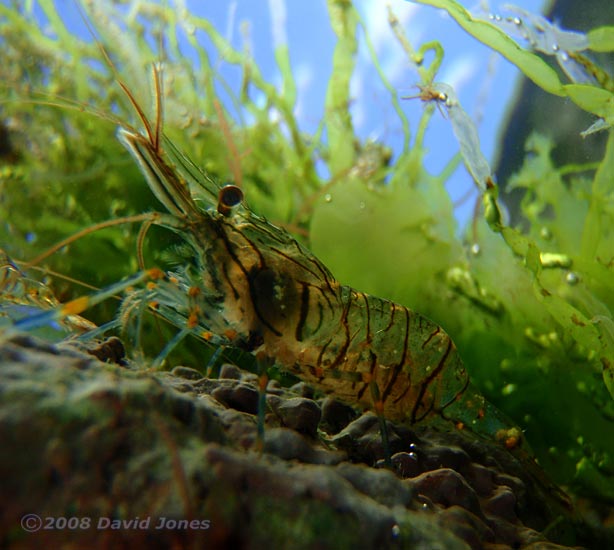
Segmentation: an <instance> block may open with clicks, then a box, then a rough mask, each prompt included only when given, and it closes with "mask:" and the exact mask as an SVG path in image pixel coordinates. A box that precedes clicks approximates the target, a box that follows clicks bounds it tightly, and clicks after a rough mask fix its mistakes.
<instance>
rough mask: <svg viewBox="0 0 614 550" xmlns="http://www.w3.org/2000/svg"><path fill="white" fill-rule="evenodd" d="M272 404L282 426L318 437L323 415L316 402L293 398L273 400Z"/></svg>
mask: <svg viewBox="0 0 614 550" xmlns="http://www.w3.org/2000/svg"><path fill="white" fill-rule="evenodd" d="M270 403H271V404H272V408H273V410H274V412H275V414H277V416H278V417H279V418H280V420H281V425H282V426H285V427H287V428H291V429H293V430H296V431H297V432H300V433H302V434H307V435H310V436H312V437H315V436H316V434H317V431H318V424H319V422H320V417H321V415H322V413H321V411H320V407H318V405H317V403H316V402H315V401H313V400H311V399H306V398H304V397H293V398H290V399H286V400H282V399H277V400H271V401H270Z"/></svg>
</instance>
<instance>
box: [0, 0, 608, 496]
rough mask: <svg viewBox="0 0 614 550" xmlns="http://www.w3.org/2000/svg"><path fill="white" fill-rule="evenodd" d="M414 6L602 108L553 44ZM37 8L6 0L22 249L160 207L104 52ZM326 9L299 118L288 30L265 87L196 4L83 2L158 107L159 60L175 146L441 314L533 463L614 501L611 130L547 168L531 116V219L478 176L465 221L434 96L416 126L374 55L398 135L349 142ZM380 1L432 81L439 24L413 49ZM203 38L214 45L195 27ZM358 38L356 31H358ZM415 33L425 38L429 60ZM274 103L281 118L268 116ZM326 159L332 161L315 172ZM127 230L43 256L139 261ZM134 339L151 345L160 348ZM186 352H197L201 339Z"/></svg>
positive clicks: (337, 14)
mask: <svg viewBox="0 0 614 550" xmlns="http://www.w3.org/2000/svg"><path fill="white" fill-rule="evenodd" d="M420 3H423V4H429V5H431V6H434V7H439V8H444V9H446V10H447V11H448V13H450V15H451V16H452V17H453V18H454V19H455V20H456V21H457V22H458V23H459V24H460V25H461V26H462V28H463V29H465V30H466V31H467V32H468V33H469V34H470V35H471V36H473V37H474V38H476V39H478V40H480V41H482V42H483V43H485V44H486V45H487V46H489V47H491V48H492V49H493V50H495V51H498V52H499V53H501V54H502V55H504V56H505V57H506V58H507V59H509V60H510V61H511V62H512V63H514V64H515V65H516V66H517V67H518V68H519V69H520V70H521V71H523V72H524V73H525V74H526V75H527V76H528V77H529V78H531V79H532V80H533V81H534V82H535V83H536V84H537V85H538V86H540V87H542V88H543V89H544V90H546V91H548V92H549V93H552V94H554V95H558V96H567V97H569V98H570V99H572V100H573V101H574V103H576V105H578V106H579V108H582V109H585V110H587V111H589V112H591V113H593V114H595V115H597V116H599V117H602V118H603V119H604V120H605V123H606V124H610V125H611V124H612V123H613V122H614V100H613V97H614V95H613V92H612V90H609V89H606V88H605V87H599V86H598V85H590V86H589V85H584V84H564V83H563V82H562V81H561V78H560V77H559V76H558V75H557V73H556V71H554V70H553V69H552V67H551V66H550V65H549V64H548V63H547V62H546V61H545V60H543V59H541V58H540V57H539V56H538V55H536V54H534V53H532V52H530V51H528V50H525V49H523V48H521V47H520V46H519V45H518V44H516V42H514V41H513V40H512V39H511V38H510V37H509V36H507V34H506V33H505V32H504V31H503V30H502V29H500V28H498V27H496V26H495V25H493V24H491V23H489V22H488V21H484V20H477V19H475V18H474V17H473V16H472V15H471V14H469V12H468V11H467V10H465V8H463V7H462V6H461V5H460V4H459V3H458V2H453V1H445V0H432V1H431V0H429V1H426V0H424V1H422V0H421V1H420ZM37 5H38V6H40V7H41V8H42V10H43V12H44V14H45V15H46V17H47V23H46V25H39V23H38V22H37V20H36V18H35V17H34V3H29V4H27V5H26V6H19V3H15V4H8V5H5V4H2V5H0V44H1V47H2V48H3V52H4V59H3V63H2V65H0V94H1V95H0V121H3V124H4V125H5V126H6V127H7V128H8V129H9V134H10V137H11V143H12V147H13V149H14V154H11V155H7V156H5V157H2V158H0V219H1V220H2V221H3V224H2V225H1V226H0V248H3V249H5V250H6V251H7V252H8V253H9V254H10V255H11V256H12V257H13V258H14V259H24V260H28V259H32V258H34V257H36V256H38V255H39V254H41V253H42V252H44V251H45V250H47V249H48V247H49V246H51V245H52V244H54V243H55V242H57V241H59V240H61V239H63V238H65V237H67V236H68V235H70V234H72V233H74V232H75V231H78V230H80V229H83V228H85V227H88V226H92V225H93V224H96V223H99V222H102V221H105V220H108V219H111V218H118V217H122V216H131V215H134V214H139V213H141V212H144V211H151V210H156V209H158V208H159V205H158V204H157V203H156V201H155V199H154V198H153V197H152V196H151V195H150V193H149V191H148V189H147V187H146V185H145V183H144V182H143V181H142V178H141V176H140V174H139V173H138V170H137V168H136V167H135V166H133V165H132V163H131V161H130V159H129V157H128V155H127V153H126V152H125V151H123V150H122V148H121V146H120V145H119V144H118V143H117V140H116V138H115V126H116V125H117V123H118V122H119V121H129V122H131V123H133V124H136V123H135V116H134V114H133V113H132V112H131V110H130V107H129V105H128V104H127V102H126V100H125V98H123V97H122V94H121V93H120V90H119V89H118V88H117V86H116V85H115V84H114V79H115V77H116V75H115V74H114V71H113V70H112V69H111V67H110V66H109V65H108V63H105V62H104V60H103V59H102V54H101V52H100V50H99V48H98V46H97V45H96V44H95V43H94V42H93V41H92V40H87V39H82V38H78V37H77V36H75V35H74V34H72V32H71V31H70V30H68V29H67V28H66V27H65V25H64V23H63V21H62V19H61V18H60V17H59V15H58V14H59V5H56V4H54V3H53V2H52V1H50V0H44V1H41V2H39V3H38V4H37ZM328 8H329V17H330V20H331V26H332V28H333V30H334V33H335V35H336V38H337V42H336V46H335V49H334V51H332V52H331V59H332V63H333V67H334V71H333V74H332V76H331V79H330V81H329V83H328V93H327V96H326V109H325V112H324V115H323V116H322V120H321V123H320V127H319V130H318V131H317V132H316V133H315V134H314V135H305V134H304V133H303V132H302V131H301V129H300V128H299V125H298V122H297V121H296V119H295V117H294V114H293V110H294V107H295V104H296V97H297V95H296V94H297V92H296V84H295V82H294V77H293V74H292V69H293V67H292V64H291V61H290V58H289V53H288V50H287V47H285V45H279V44H277V45H276V46H275V48H276V49H275V59H276V61H277V63H278V68H279V71H280V73H281V75H282V83H283V84H282V86H281V87H280V88H277V87H275V86H274V85H273V84H271V83H269V82H267V81H266V80H265V79H264V77H263V76H262V74H261V72H260V69H259V67H258V66H257V64H256V63H255V61H254V60H253V58H252V57H251V55H250V53H249V51H238V50H236V49H234V48H233V47H232V46H231V45H230V44H228V43H227V42H226V41H225V39H224V38H223V37H222V35H221V34H220V33H219V31H217V30H216V29H215V28H214V27H213V26H212V25H211V23H210V22H209V21H207V20H206V19H204V18H199V17H195V16H194V15H192V14H190V13H188V12H187V11H185V10H183V9H177V10H173V9H167V8H165V7H163V6H157V5H154V6H149V5H148V3H146V2H140V1H138V0H132V1H131V2H129V3H128V7H125V6H124V7H122V6H121V5H114V4H112V3H108V4H102V3H96V5H95V7H93V5H92V4H89V3H87V4H84V7H83V9H84V11H85V12H86V14H87V16H88V18H89V20H90V21H91V24H92V25H93V27H94V29H95V32H96V33H97V35H98V37H99V39H100V40H101V42H102V43H103V45H104V47H105V49H106V50H107V51H108V54H109V57H110V59H111V60H112V62H113V64H114V67H115V69H116V70H117V71H118V73H119V74H120V75H121V78H122V80H124V81H125V83H126V85H127V86H128V87H129V88H130V90H132V92H133V93H134V94H135V97H136V98H137V99H138V101H139V103H140V104H141V105H143V107H144V109H145V111H146V112H147V114H148V116H150V117H151V118H153V114H154V109H153V104H154V102H153V94H152V86H151V77H150V71H149V67H150V66H151V64H152V63H154V62H156V61H158V60H159V59H160V58H162V59H163V60H164V78H165V83H164V84H165V86H164V90H165V96H164V105H165V131H166V133H167V134H168V136H169V138H170V139H172V140H173V142H174V143H176V144H177V146H178V147H179V148H180V149H183V150H185V151H186V152H188V153H189V155H190V157H191V158H192V159H194V160H195V161H196V162H197V163H199V164H201V165H202V166H203V167H204V168H205V169H206V170H207V171H208V172H210V173H211V174H212V175H213V176H214V177H217V178H219V179H220V180H233V179H236V178H237V177H240V178H241V179H242V184H243V186H244V188H245V193H246V196H247V197H248V201H249V203H250V206H251V208H252V209H253V210H255V211H256V212H258V213H260V214H263V215H265V216H267V217H268V218H269V219H271V220H272V221H273V222H275V223H277V224H280V225H283V226H284V227H287V228H288V229H289V230H291V231H292V232H293V233H295V235H296V236H297V237H298V238H299V239H301V240H303V242H305V243H306V244H308V245H309V246H310V248H311V249H312V250H313V252H314V253H315V254H316V255H317V256H318V257H319V258H321V259H322V260H323V261H324V262H325V263H326V265H327V266H328V267H329V268H330V269H331V271H332V272H333V273H334V274H335V275H336V276H337V278H338V279H339V280H340V281H341V282H342V283H344V284H349V285H351V286H353V287H355V288H358V289H359V290H361V291H366V292H369V293H372V294H375V295H378V296H381V297H384V298H388V299H391V300H394V301H396V302H399V303H402V304H404V305H407V306H409V307H411V308H412V309H415V310H416V311H419V312H420V313H423V314H425V315H427V316H428V317H430V318H432V319H433V320H434V321H436V322H437V323H438V324H440V325H441V326H443V327H444V328H445V329H446V331H447V332H448V333H449V334H450V335H451V336H452V337H453V339H454V341H455V343H456V344H457V347H458V349H459V351H460V354H461V356H462V358H463V361H464V363H465V365H466V366H467V369H468V370H469V372H470V374H471V377H472V380H473V381H474V382H475V384H476V385H477V386H479V387H480V388H481V389H482V390H483V391H484V393H485V394H486V395H487V397H488V398H489V400H491V401H492V402H493V403H494V404H495V405H496V406H497V407H499V408H501V409H502V410H503V411H505V412H506V413H507V414H508V415H509V416H511V417H512V418H514V419H515V420H516V421H517V423H518V424H519V425H521V426H522V427H523V428H525V430H526V431H525V435H526V437H527V439H528V440H529V441H530V443H531V445H532V446H533V448H534V449H535V452H536V454H537V456H538V458H539V460H540V462H541V464H542V465H543V466H544V468H545V469H546V470H547V471H548V472H549V473H550V474H551V475H553V477H554V478H555V479H556V480H558V481H559V482H562V483H565V484H571V483H574V482H575V483H576V485H577V487H578V490H582V491H585V492H586V493H588V494H589V495H591V496H594V497H599V498H602V499H605V500H609V501H611V499H612V493H613V491H612V485H613V484H614V471H613V468H612V467H611V463H612V460H613V457H614V443H613V442H612V441H611V438H609V437H606V434H609V433H611V431H612V428H613V427H614V405H613V402H614V401H613V397H614V382H613V380H614V328H613V327H614V321H613V320H612V319H613V315H612V310H613V308H614V276H613V275H614V274H613V270H614V206H613V204H614V203H613V201H614V190H613V189H612V182H613V181H614V178H613V176H612V174H614V133H613V132H612V130H610V137H609V142H608V147H607V150H606V153H605V155H604V158H603V160H602V162H600V163H599V164H598V166H596V165H590V166H589V165H587V166H556V165H555V164H554V163H553V162H552V160H551V151H552V149H553V147H554V146H555V145H556V144H554V143H552V142H550V140H549V139H548V138H546V137H543V136H538V135H533V136H532V137H531V139H530V140H529V141H528V142H527V144H526V151H527V154H526V158H525V161H524V164H523V165H522V166H518V170H517V173H516V174H515V175H514V177H513V178H512V180H511V182H509V183H510V185H511V186H515V187H518V188H522V189H524V190H525V196H524V199H523V201H522V205H521V206H522V213H523V216H524V225H523V228H522V230H521V229H520V228H516V227H509V226H507V225H506V224H505V222H504V219H503V218H502V217H501V215H500V205H499V203H498V199H497V196H496V189H494V188H493V189H489V190H488V191H487V192H485V193H484V194H483V203H484V207H485V208H484V209H485V215H484V217H480V219H476V220H475V222H474V223H473V224H472V227H470V228H467V231H465V232H463V233H462V234H460V235H459V233H458V230H457V226H456V221H455V218H454V205H453V203H452V201H451V199H450V197H449V195H448V193H447V191H446V190H445V182H446V180H447V178H448V177H449V174H450V172H451V170H452V168H453V167H454V166H456V164H457V163H458V162H459V156H458V155H454V156H453V157H452V158H451V159H450V164H449V166H448V168H447V169H446V170H444V171H443V172H442V173H441V174H430V173H428V171H427V170H426V169H425V168H424V158H425V155H427V151H426V150H425V148H424V146H423V137H424V132H425V131H426V128H427V127H428V124H429V121H430V117H431V116H432V114H433V110H434V109H433V106H431V105H428V106H427V108H426V109H425V112H424V115H423V116H422V118H421V121H420V123H419V125H418V127H417V128H415V129H414V131H413V134H412V133H411V132H410V128H409V123H408V121H407V119H406V118H405V117H404V115H403V112H402V109H401V107H400V104H399V101H398V97H397V92H396V90H394V89H393V88H392V86H390V84H389V83H388V82H387V80H386V76H385V73H384V71H383V69H382V68H381V67H380V66H379V63H378V60H377V59H376V58H375V56H374V54H372V60H373V63H374V65H375V66H376V68H377V70H378V72H379V74H380V76H381V78H382V84H383V86H384V88H386V89H387V90H388V91H389V93H390V101H391V104H393V105H394V106H395V108H396V112H397V114H398V116H399V120H400V121H401V125H402V127H403V128H404V132H405V136H404V139H405V141H404V147H403V150H402V151H401V153H400V154H399V155H398V156H397V157H395V158H391V154H390V150H389V149H388V148H387V147H386V144H385V143H369V142H361V141H360V140H359V139H358V138H357V137H356V135H355V133H354V128H353V125H352V118H351V113H350V101H351V96H350V91H349V83H350V79H351V77H352V74H353V72H354V69H355V59H356V52H357V48H358V46H359V44H360V40H361V38H360V32H363V31H364V24H363V23H362V21H361V20H360V17H359V15H358V13H357V11H356V10H355V8H354V7H353V5H352V3H351V2H349V1H343V0H336V1H333V0H329V2H328ZM390 19H391V27H392V29H391V38H390V39H391V40H394V39H395V36H396V39H398V40H400V42H401V44H402V47H403V48H404V50H405V52H406V54H407V56H408V59H409V60H410V62H411V63H413V64H416V65H417V68H418V74H419V77H420V80H421V84H422V85H425V86H426V85H430V84H431V83H432V82H433V80H434V78H435V77H436V73H437V70H438V69H439V66H440V65H441V63H442V62H443V50H442V48H441V46H440V45H439V44H438V43H437V42H434V41H433V39H436V38H437V36H436V34H435V31H433V34H434V35H433V36H431V37H429V42H427V43H425V44H421V45H417V46H413V45H412V44H411V43H410V41H409V40H408V39H407V38H406V37H405V35H404V32H403V29H401V28H400V26H399V24H398V21H396V20H395V18H394V15H393V14H390ZM160 33H162V34H163V35H164V40H163V41H160V40H158V39H157V36H158V35H159V34H160ZM363 34H365V33H364V32H363ZM179 36H183V37H184V38H185V39H186V40H187V43H188V44H189V45H190V47H191V48H192V49H193V52H194V53H195V54H196V57H197V60H198V62H197V64H198V68H197V69H196V68H195V67H193V66H192V65H191V64H190V62H188V61H186V58H185V57H184V56H182V55H181V51H180V47H179V45H178V44H179ZM202 36H206V37H207V39H208V40H209V41H210V43H211V44H212V47H211V48H210V49H205V48H204V47H203V46H202V45H201V41H200V37H202ZM588 39H589V44H590V48H591V49H592V50H593V51H612V28H611V27H609V28H608V27H602V28H599V29H594V30H593V31H591V32H589V33H588ZM364 40H365V43H366V44H367V46H368V45H369V41H368V36H365V38H364ZM160 47H161V48H162V51H160V50H159V48H160ZM371 51H372V50H371ZM427 51H433V52H435V59H434V61H433V62H432V63H431V64H429V65H428V66H426V65H425V64H424V63H423V61H424V55H425V53H426V52H427ZM214 56H217V59H214V58H213V57H214ZM218 60H223V62H224V63H226V64H228V65H230V66H232V67H233V68H235V69H236V70H237V71H239V72H240V74H241V76H242V83H241V86H240V89H234V88H233V87H232V86H231V85H230V84H229V83H228V82H226V81H225V80H224V79H223V78H222V76H221V75H220V74H219V72H218V70H217V68H216V67H217V65H218V63H217V61H218ZM259 96H263V97H264V98H265V101H264V102H260V101H258V100H257V98H258V97H259ZM271 110H275V112H276V113H277V115H278V116H277V117H275V118H272V117H271V116H270V112H271ZM246 120H249V122H246ZM317 158H319V159H322V160H323V162H324V164H325V165H326V169H327V173H328V175H326V176H323V175H319V174H320V173H319V172H318V170H316V159H317ZM138 231H139V227H138V226H136V225H128V226H115V227H109V228H107V229H104V230H102V231H99V232H92V233H90V234H88V235H87V236H86V237H84V238H83V239H81V240H79V241H77V242H75V243H73V244H71V245H70V246H69V247H66V248H65V249H63V250H62V251H61V252H59V253H56V254H54V255H52V256H50V257H49V258H46V259H45V260H44V262H43V266H44V267H45V268H47V269H49V270H52V271H55V272H59V273H61V274H64V275H69V276H71V277H73V278H75V279H79V280H84V281H87V282H88V283H90V284H93V285H95V286H107V285H109V284H111V283H114V282H116V281H118V280H119V279H120V278H122V277H124V276H126V275H129V274H131V273H134V272H136V271H138V269H139V266H138V262H137V255H136V253H135V250H136V243H137V240H138V237H139V235H138ZM177 244H178V243H177V242H176V240H175V238H174V236H173V235H170V234H168V233H167V232H164V231H162V230H154V229H152V230H150V231H149V232H148V233H147V235H146V238H145V250H144V257H145V260H146V264H147V265H148V266H150V265H160V266H167V265H169V264H170V265H172V262H173V261H179V260H180V259H181V250H180V249H177ZM32 273H33V271H30V274H31V275H32ZM53 287H54V291H55V293H56V295H57V296H58V298H60V299H61V300H62V301H63V300H66V299H68V298H69V297H72V296H75V295H79V294H81V293H83V290H82V289H80V288H77V289H75V288H72V287H71V285H69V284H68V283H65V282H63V281H62V280H61V279H54V280H53ZM116 309H117V304H116V303H111V304H110V306H109V308H108V309H107V310H103V311H102V312H100V313H99V314H98V317H97V320H98V321H99V322H106V321H108V320H110V318H111V317H112V316H113V315H114V312H115V310H116ZM156 334H157V333H156ZM171 335H172V333H171ZM144 345H145V346H146V349H145V352H146V354H147V355H149V356H155V355H156V354H157V353H159V351H160V349H159V347H156V346H155V345H153V346H152V347H150V348H147V346H149V345H151V344H147V343H145V344H144ZM194 353H195V354H196V355H198V354H201V353H202V352H201V351H200V348H198V347H197V349H196V351H195V352H194ZM194 361H195V362H196V364H200V365H201V366H202V364H203V360H202V359H201V360H200V361H199V360H198V358H195V359H194ZM205 363H206V360H205Z"/></svg>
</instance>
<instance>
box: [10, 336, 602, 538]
mask: <svg viewBox="0 0 614 550" xmlns="http://www.w3.org/2000/svg"><path fill="white" fill-rule="evenodd" d="M100 349H102V348H100ZM197 372H198V371H193V370H192V369H186V368H185V367H178V368H175V369H174V370H173V371H171V372H152V371H149V370H147V369H139V368H138V366H136V365H134V364H131V363H130V362H125V364H124V365H121V366H120V365H118V364H115V363H112V362H111V363H108V362H107V363H105V362H101V361H99V360H98V359H96V358H95V357H94V356H92V355H91V354H87V353H83V351H79V350H78V349H75V348H74V347H70V348H69V347H68V346H54V345H50V344H46V343H43V342H40V341H38V340H34V339H32V338H30V337H27V336H26V337H24V336H19V335H18V336H14V337H11V338H8V337H6V336H4V337H2V336H0V441H2V444H3V448H4V449H5V451H6V450H10V452H3V453H0V480H1V482H2V497H3V510H2V514H1V515H0V547H8V546H10V547H15V548H31V547H35V546H37V545H38V546H45V547H73V548H77V547H78V548H85V547H97V546H99V545H100V540H104V543H105V545H107V546H113V547H128V546H134V547H144V546H148V547H154V548H158V547H159V548H166V547H208V548H209V547H210V548H226V547H239V548H243V547H249V548H253V549H258V548H272V547H280V548H281V547H286V548H289V547H292V548H297V549H299V550H301V549H306V550H307V549H316V548H318V549H319V548H331V549H332V548H412V549H418V550H431V549H433V548H445V549H446V550H447V549H450V550H456V549H459V550H460V549H465V550H466V548H467V547H471V548H484V549H485V550H495V549H497V550H499V549H502V548H511V547H513V548H518V549H520V550H528V549H532V550H538V549H539V548H543V549H544V550H555V549H556V550H560V549H562V548H564V547H563V546H557V544H555V543H550V542H548V541H547V540H546V539H545V537H543V536H542V535H541V534H540V533H539V532H538V531H537V530H536V529H543V528H545V527H546V526H547V525H549V523H550V522H551V521H552V520H553V519H555V517H556V516H555V515H553V514H552V512H551V511H550V510H549V508H548V501H547V500H544V496H543V494H542V489H541V488H540V487H539V484H537V483H536V482H535V481H534V478H533V477H532V475H531V474H530V472H529V473H527V471H525V467H526V464H523V463H522V462H519V461H518V460H517V459H516V458H514V457H513V456H511V455H510V453H508V452H507V451H506V450H505V449H504V448H502V447H501V446H498V445H497V444H494V443H492V444H491V443H489V442H486V441H482V440H476V439H475V438H471V437H468V435H467V434H465V433H462V432H458V433H457V432H445V433H444V432H438V431H437V430H435V429H431V428H429V427H428V426H426V427H421V428H420V429H419V430H414V429H410V428H408V427H407V426H402V425H398V424H392V423H390V422H387V423H386V424H387V429H388V433H389V437H390V441H391V444H390V447H391V449H392V452H393V456H392V464H393V467H394V472H396V475H395V473H394V472H393V471H389V470H386V469H376V468H374V467H373V465H374V464H376V462H377V461H378V460H380V461H381V459H382V458H383V456H384V454H383V453H384V450H383V446H382V443H381V434H380V422H379V419H378V418H377V417H376V416H375V415H373V414H372V413H365V414H363V415H361V416H359V417H358V418H356V419H355V420H353V421H351V422H350V423H349V424H348V425H347V426H345V427H344V428H343V429H342V430H341V431H340V432H339V433H337V434H335V435H332V436H331V437H322V436H321V435H320V434H319V433H318V431H317V426H318V421H319V420H320V415H319V411H320V409H319V407H318V405H317V404H316V403H315V402H314V401H312V400H311V399H308V398H304V397H297V396H296V394H295V393H294V392H292V391H290V390H287V389H285V388H283V387H281V386H279V387H277V388H274V389H275V393H276V394H275V395H272V394H270V393H269V394H268V395H267V403H268V406H269V407H270V411H269V413H268V414H267V425H266V427H265V433H264V441H263V442H262V441H260V440H259V439H258V436H257V419H256V416H255V415H256V412H257V408H258V407H257V405H258V391H257V389H256V387H255V386H254V385H253V384H251V383H248V382H247V380H254V379H255V377H254V376H253V375H250V374H246V373H245V372H244V371H241V370H240V369H239V370H235V369H230V368H228V369H226V370H225V373H224V374H225V375H226V376H229V377H227V378H220V379H207V378H197V376H196V373H197ZM231 375H232V376H231ZM177 390H179V391H177ZM330 407H334V406H333V405H330ZM333 410H334V409H333ZM338 410H339V411H344V408H343V407H341V408H339V409H338ZM345 413H348V416H350V415H349V411H348V410H347V409H345V411H344V414H345ZM333 417H334V415H333ZM323 422H324V421H323V420H322V421H320V425H322V423H323ZM279 424H282V426H279ZM328 425H329V427H330V426H331V424H328ZM319 435H320V437H318V436H319ZM360 463H362V464H360ZM380 464H381V462H380ZM403 478H405V479H403ZM29 513H30V514H31V513H35V514H38V515H39V516H41V517H44V518H47V517H58V516H71V517H73V516H74V517H79V518H84V517H85V518H92V521H98V520H99V518H103V519H105V518H106V519H108V520H109V521H111V519H115V520H125V521H130V520H131V519H134V518H137V517H138V518H140V520H143V519H144V518H145V516H147V517H150V518H151V521H152V522H153V523H154V524H155V523H157V522H159V521H161V518H166V521H168V522H175V523H176V522H178V521H184V522H186V524H185V526H184V528H181V529H178V528H177V526H176V524H173V523H171V524H170V525H171V527H168V526H167V528H161V529H154V528H151V527H150V528H149V529H133V528H121V529H117V530H112V529H104V530H99V529H93V528H91V529H65V530H61V531H55V532H51V531H45V530H41V531H40V532H39V533H28V532H26V531H24V529H22V527H21V523H20V521H21V518H22V517H23V516H24V515H25V514H29ZM556 514H557V515H558V514H559V511H556ZM190 522H194V523H190ZM564 523H565V522H564ZM567 523H570V521H569V522H567ZM529 524H530V525H531V527H533V528H529ZM189 525H193V527H189ZM550 534H551V535H556V534H557V532H556V531H555V530H551V531H550ZM101 537H103V539H101ZM557 542H559V543H562V540H558V541H557ZM587 546H590V545H587ZM596 547H604V548H605V547H607V544H606V545H603V544H602V545H601V546H596Z"/></svg>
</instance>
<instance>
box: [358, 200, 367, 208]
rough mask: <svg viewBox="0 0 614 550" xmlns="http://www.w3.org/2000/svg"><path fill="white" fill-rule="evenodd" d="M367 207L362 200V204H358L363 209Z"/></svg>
mask: <svg viewBox="0 0 614 550" xmlns="http://www.w3.org/2000/svg"><path fill="white" fill-rule="evenodd" d="M366 207H367V205H366V204H365V203H364V202H363V201H360V204H359V205H358V208H360V209H361V210H364V209H365V208H366Z"/></svg>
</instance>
